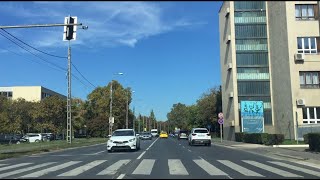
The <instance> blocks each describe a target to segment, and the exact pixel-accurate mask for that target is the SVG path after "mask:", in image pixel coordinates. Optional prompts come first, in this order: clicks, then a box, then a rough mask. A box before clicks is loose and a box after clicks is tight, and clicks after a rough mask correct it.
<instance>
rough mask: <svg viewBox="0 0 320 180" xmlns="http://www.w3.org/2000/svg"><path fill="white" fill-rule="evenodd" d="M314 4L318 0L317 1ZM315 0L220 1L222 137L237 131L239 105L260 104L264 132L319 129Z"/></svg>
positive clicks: (292, 134)
mask: <svg viewBox="0 0 320 180" xmlns="http://www.w3.org/2000/svg"><path fill="white" fill-rule="evenodd" d="M318 2H319V1H318ZM319 23H320V22H319V4H317V1H224V2H223V5H222V7H221V9H220V11H219V31H220V64H221V82H222V104H223V113H224V120H225V123H224V127H223V134H224V138H225V139H232V140H234V139H235V133H236V132H242V127H241V114H240V112H241V110H240V103H241V101H263V104H264V130H265V131H264V132H266V133H270V134H274V133H276V134H284V135H285V138H287V139H301V138H302V137H303V134H306V133H308V132H312V131H313V132H315V131H320V84H319V77H320V38H319V37H320V34H319V30H320V29H319Z"/></svg>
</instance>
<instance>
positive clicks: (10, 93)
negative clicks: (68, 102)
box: [0, 86, 67, 102]
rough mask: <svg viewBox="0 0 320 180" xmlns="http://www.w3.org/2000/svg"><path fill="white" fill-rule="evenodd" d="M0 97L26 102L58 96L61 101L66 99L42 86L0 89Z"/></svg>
mask: <svg viewBox="0 0 320 180" xmlns="http://www.w3.org/2000/svg"><path fill="white" fill-rule="evenodd" d="M0 95H2V96H6V97H8V98H9V99H12V100H16V99H18V98H23V99H25V100H26V101H34V102H35V101H41V100H42V99H44V98H46V97H49V96H53V95H56V96H59V97H61V98H63V99H67V97H66V96H64V95H61V94H59V93H56V92H54V91H52V90H50V89H47V88H44V87H42V86H12V87H0Z"/></svg>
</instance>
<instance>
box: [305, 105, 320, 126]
mask: <svg viewBox="0 0 320 180" xmlns="http://www.w3.org/2000/svg"><path fill="white" fill-rule="evenodd" d="M302 116H303V123H304V124H320V107H305V108H302Z"/></svg>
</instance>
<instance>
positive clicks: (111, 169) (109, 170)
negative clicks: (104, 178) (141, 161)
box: [97, 159, 131, 175]
mask: <svg viewBox="0 0 320 180" xmlns="http://www.w3.org/2000/svg"><path fill="white" fill-rule="evenodd" d="M130 161H131V160H130V159H124V160H119V161H117V162H116V163H114V164H112V165H111V166H109V167H108V168H106V169H105V170H103V171H101V172H99V173H98V174H97V175H107V174H115V173H116V172H117V170H118V169H120V168H121V166H123V165H126V164H128V163H129V162H130Z"/></svg>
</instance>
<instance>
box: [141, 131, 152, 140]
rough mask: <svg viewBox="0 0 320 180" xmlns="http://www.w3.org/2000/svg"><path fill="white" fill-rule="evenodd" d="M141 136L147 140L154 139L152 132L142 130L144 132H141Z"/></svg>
mask: <svg viewBox="0 0 320 180" xmlns="http://www.w3.org/2000/svg"><path fill="white" fill-rule="evenodd" d="M139 137H140V139H142V140H146V139H148V140H152V134H151V133H150V132H142V133H140V136H139Z"/></svg>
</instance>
